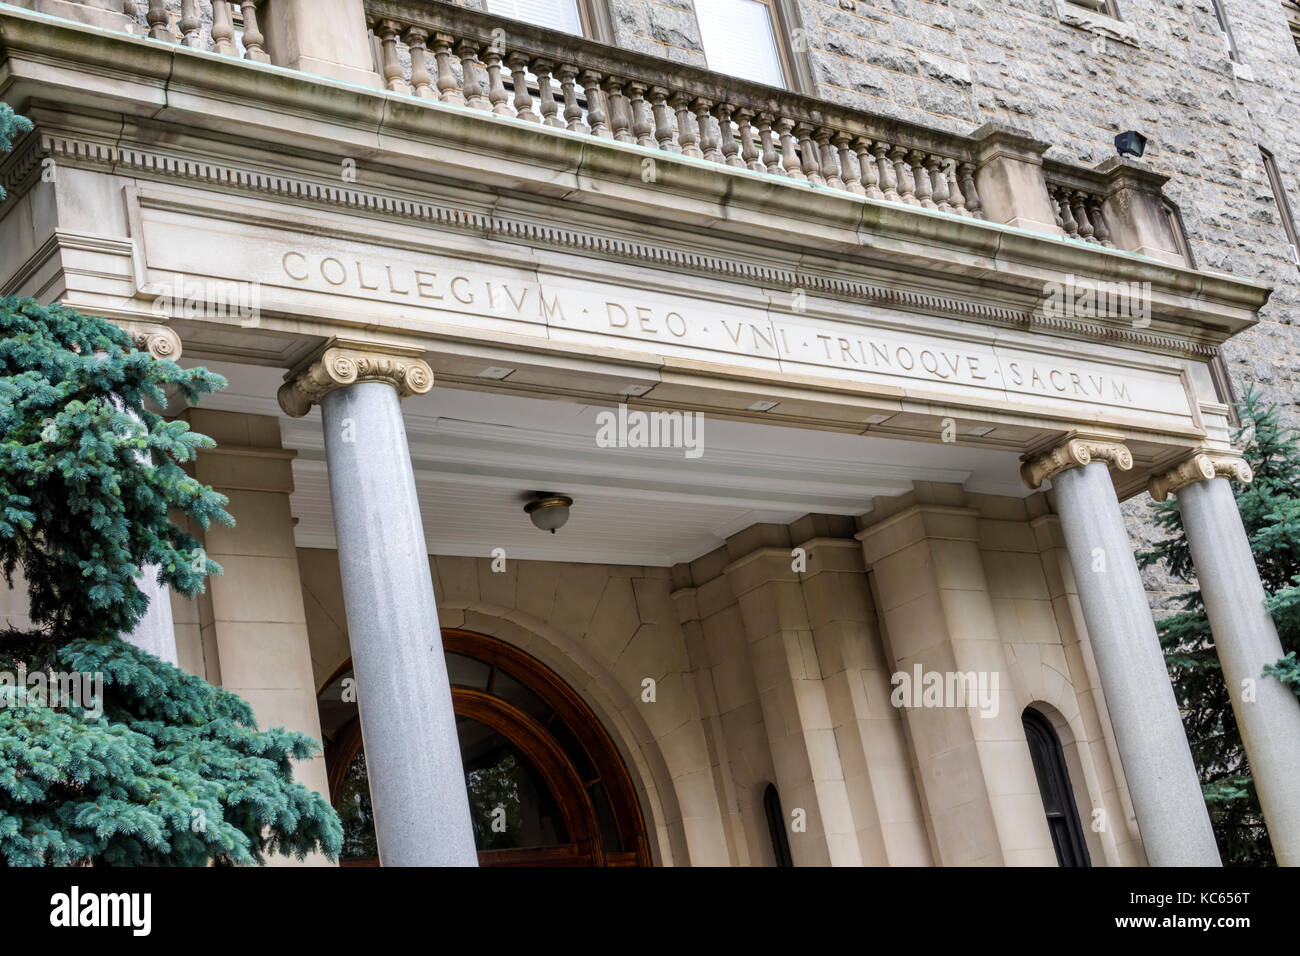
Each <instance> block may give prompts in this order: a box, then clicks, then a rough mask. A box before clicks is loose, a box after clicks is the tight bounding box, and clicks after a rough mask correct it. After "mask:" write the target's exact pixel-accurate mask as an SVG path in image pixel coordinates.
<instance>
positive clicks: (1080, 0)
mask: <svg viewBox="0 0 1300 956" xmlns="http://www.w3.org/2000/svg"><path fill="white" fill-rule="evenodd" d="M1066 3H1068V4H1070V6H1074V7H1083V8H1084V9H1085V10H1095V11H1096V12H1097V13H1101V14H1105V15H1106V16H1108V17H1114V18H1115V19H1116V20H1118V19H1119V8H1118V7H1117V6H1116V5H1115V0H1066Z"/></svg>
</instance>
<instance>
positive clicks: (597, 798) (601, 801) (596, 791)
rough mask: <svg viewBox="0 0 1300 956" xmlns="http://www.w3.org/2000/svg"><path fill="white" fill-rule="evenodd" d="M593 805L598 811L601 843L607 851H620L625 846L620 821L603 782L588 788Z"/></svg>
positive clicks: (597, 820)
mask: <svg viewBox="0 0 1300 956" xmlns="http://www.w3.org/2000/svg"><path fill="white" fill-rule="evenodd" d="M587 795H588V796H590V797H591V805H592V807H593V808H594V809H595V811H596V822H597V823H598V824H600V845H601V847H602V848H603V849H604V850H605V852H606V853H618V852H619V851H621V850H622V849H624V847H623V843H622V840H621V839H620V837H619V835H618V821H616V820H615V819H614V808H613V807H612V806H610V804H609V797H608V796H607V795H606V794H605V785H604V784H603V783H593V784H592V785H591V786H590V787H588V788H587Z"/></svg>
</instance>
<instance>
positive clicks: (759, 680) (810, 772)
mask: <svg viewBox="0 0 1300 956" xmlns="http://www.w3.org/2000/svg"><path fill="white" fill-rule="evenodd" d="M725 573H726V576H727V580H728V582H729V583H730V585H731V590H732V593H733V594H734V595H735V598H736V600H737V602H738V603H739V605H740V611H741V616H742V618H743V619H744V624H745V633H746V636H747V637H748V639H749V651H750V661H751V664H752V666H753V671H754V682H755V685H756V688H757V690H758V695H759V702H760V704H761V707H762V712H763V724H764V726H765V728H766V730H767V736H768V745H769V747H770V748H771V751H772V764H773V768H774V771H775V774H776V786H777V790H778V791H779V793H780V795H781V805H782V809H783V810H784V812H785V814H786V815H787V817H790V816H791V814H794V813H797V812H798V811H802V815H803V823H804V825H805V827H806V829H805V830H804V831H802V832H800V831H794V832H791V833H790V834H789V837H790V853H791V856H792V857H793V859H794V862H795V865H796V866H826V865H831V866H860V865H862V852H861V849H860V846H859V842H858V835H857V827H856V825H855V823H854V819H853V811H852V806H851V801H850V800H849V795H848V789H847V786H846V783H845V780H844V770H843V767H842V765H841V762H840V754H839V748H838V746H837V743H836V739H835V729H834V726H833V725H832V722H831V715H830V707H829V705H828V702H827V699H826V688H825V686H824V685H823V683H822V675H821V670H820V666H819V663H818V659H817V649H816V646H815V643H814V640H813V633H812V628H811V625H810V624H809V621H808V612H807V609H806V607H805V604H804V596H803V593H802V588H801V587H800V582H799V575H798V572H796V571H795V570H794V569H793V567H792V561H791V555H790V550H789V549H788V548H775V547H764V548H759V549H758V550H756V551H753V552H751V553H750V554H748V555H746V556H745V557H742V558H740V559H739V560H736V561H733V562H731V563H730V564H729V565H727V567H726V569H725ZM790 823H791V820H790V819H787V820H786V824H787V826H789V825H790Z"/></svg>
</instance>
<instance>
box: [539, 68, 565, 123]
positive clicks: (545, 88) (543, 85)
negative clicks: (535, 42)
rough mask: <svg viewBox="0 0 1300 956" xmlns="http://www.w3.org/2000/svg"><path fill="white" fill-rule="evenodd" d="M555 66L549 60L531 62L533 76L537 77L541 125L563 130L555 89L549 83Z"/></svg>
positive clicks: (562, 120)
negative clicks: (540, 105)
mask: <svg viewBox="0 0 1300 956" xmlns="http://www.w3.org/2000/svg"><path fill="white" fill-rule="evenodd" d="M554 69H555V64H554V63H552V62H551V61H550V60H533V74H534V75H535V76H536V77H537V99H538V100H539V101H540V102H541V104H542V107H541V109H542V125H544V126H554V127H558V128H560V129H563V128H564V119H563V118H562V117H561V116H560V115H559V113H560V104H559V103H557V102H555V87H554V85H553V84H552V82H551V73H552V71H554Z"/></svg>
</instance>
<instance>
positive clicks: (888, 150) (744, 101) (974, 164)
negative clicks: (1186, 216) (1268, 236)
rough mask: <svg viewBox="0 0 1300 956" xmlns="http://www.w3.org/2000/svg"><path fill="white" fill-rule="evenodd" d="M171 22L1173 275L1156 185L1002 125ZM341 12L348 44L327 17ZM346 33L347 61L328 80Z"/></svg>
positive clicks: (297, 16) (401, 85) (221, 22)
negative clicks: (1057, 152)
mask: <svg viewBox="0 0 1300 956" xmlns="http://www.w3.org/2000/svg"><path fill="white" fill-rule="evenodd" d="M144 6H146V4H144V3H143V2H141V3H136V2H135V0H125V2H124V3H123V10H124V12H125V13H126V14H127V15H128V16H129V17H132V18H134V17H135V14H136V12H137V10H138V9H140V8H143V7H144ZM166 6H167V5H166V3H165V2H164V0H149V2H148V3H147V13H146V16H145V20H146V23H147V25H148V29H147V33H148V36H149V37H150V38H152V39H154V40H159V41H163V42H170V43H179V44H182V45H184V46H187V47H191V48H196V49H208V50H211V51H213V52H216V53H218V54H222V55H226V56H233V57H243V58H245V59H248V60H253V61H256V62H270V63H274V64H277V65H289V66H294V67H297V68H300V69H305V70H316V71H321V72H325V73H327V74H328V75H332V76H336V77H339V78H346V79H352V80H354V81H358V80H359V81H361V82H366V80H365V78H366V77H369V78H370V80H369V82H372V83H374V84H376V85H382V86H384V87H385V88H387V89H388V90H389V91H391V92H393V93H397V94H401V95H404V96H411V97H414V98H417V99H423V100H427V101H429V102H437V103H443V104H447V105H451V106H455V107H460V108H464V109H468V110H475V111H481V112H482V113H485V114H491V115H494V116H498V117H505V118H509V119H511V120H513V121H516V122H519V123H521V124H531V125H533V126H537V127H552V128H555V129H565V130H568V131H569V132H571V133H576V134H579V135H582V136H589V137H591V138H593V139H603V140H608V141H612V142H616V143H624V144H628V145H635V146H640V147H642V148H644V149H646V150H652V151H655V152H659V153H667V154H673V155H677V156H683V157H691V158H693V159H697V160H701V161H704V162H709V163H716V164H718V165H719V166H729V167H734V168H737V169H747V170H750V171H752V172H755V173H764V174H768V175H771V176H776V177H781V178H783V179H787V180H791V181H794V182H799V183H805V184H808V185H810V186H813V187H820V188H826V189H834V190H842V191H844V192H846V193H852V194H855V195H859V196H864V197H867V198H869V199H873V200H878V201H881V202H886V203H897V204H899V205H906V206H913V207H917V208H922V209H930V210H935V211H937V212H941V213H948V214H950V215H955V216H963V217H968V218H973V219H987V220H990V221H993V222H999V223H1007V224H1010V225H1017V226H1022V227H1025V228H1029V229H1032V230H1035V231H1041V232H1049V233H1053V232H1057V231H1058V230H1059V234H1060V235H1063V236H1064V237H1065V238H1067V239H1072V240H1076V241H1079V242H1083V243H1088V244H1092V245H1098V246H1103V247H1111V248H1119V249H1124V250H1127V251H1132V252H1140V253H1142V254H1144V255H1151V256H1155V257H1156V258H1160V259H1163V260H1165V261H1168V262H1171V263H1178V264H1183V261H1184V260H1183V256H1182V253H1181V252H1180V251H1179V244H1178V242H1177V241H1176V240H1175V238H1174V236H1173V234H1172V232H1171V229H1172V226H1171V224H1170V223H1169V222H1167V221H1166V220H1167V218H1168V217H1166V216H1165V214H1164V213H1163V211H1162V203H1164V199H1163V196H1162V195H1161V186H1162V185H1163V183H1164V181H1165V177H1163V176H1160V175H1159V174H1156V173H1154V172H1153V171H1151V170H1149V169H1147V168H1146V167H1143V166H1141V164H1137V163H1134V162H1133V161H1131V160H1120V159H1118V158H1116V159H1112V160H1110V161H1108V162H1107V163H1104V164H1103V165H1102V166H1101V167H1098V168H1097V169H1091V168H1088V167H1084V166H1080V165H1075V164H1072V163H1068V162H1063V161H1061V160H1056V159H1049V158H1046V157H1044V156H1043V152H1044V151H1045V150H1046V149H1047V148H1048V145H1049V144H1046V143H1041V142H1038V141H1036V140H1033V139H1031V138H1029V137H1027V136H1025V135H1024V134H1022V133H1019V132H1017V131H1015V130H1011V129H1010V128H1007V127H1001V126H998V125H997V124H989V125H987V126H985V127H981V128H980V129H979V130H976V131H974V132H973V133H972V134H971V135H967V136H963V135H958V134H954V133H949V132H946V131H942V130H936V129H930V128H927V127H924V126H920V125H917V124H913V123H907V122H903V121H900V120H894V119H890V118H887V117H882V116H878V115H875V114H871V113H865V112H862V111H859V110H853V109H849V108H846V107H841V106H837V105H835V104H833V103H829V102H826V101H823V100H819V99H816V98H813V97H808V96H804V95H801V94H798V93H792V92H789V91H785V90H779V89H774V88H772V87H767V86H763V85H761V84H757V83H753V82H749V81H746V80H741V79H736V78H734V77H729V76H724V75H721V74H718V73H713V72H710V71H708V70H704V69H700V68H697V67H693V66H688V65H684V64H677V63H672V62H670V61H668V60H664V59H661V58H659V57H654V56H650V55H647V54H642V53H637V52H634V51H629V50H624V49H620V48H615V47H611V46H608V45H605V44H602V43H598V42H595V41H593V40H588V39H586V38H584V37H578V36H572V35H570V34H567V33H560V32H558V31H555V30H549V29H547V28H545V27H539V26H535V25H533V24H528V23H523V22H520V21H515V20H509V19H506V18H503V17H496V16H492V15H489V14H485V13H481V12H479V11H476V10H470V9H467V8H464V7H460V6H456V5H454V4H450V3H444V2H438V0H329V2H328V3H326V4H324V5H323V6H322V7H316V6H314V5H312V4H308V5H303V2H302V0H276V2H275V3H271V2H268V0H260V2H259V0H244V2H240V3H235V2H230V0H212V23H211V26H210V28H209V27H207V26H205V25H204V24H203V22H202V21H201V19H200V15H199V12H200V11H199V5H198V3H197V0H182V2H181V5H180V16H179V17H178V18H177V17H175V16H174V14H172V15H171V16H169V14H168V11H167V9H166ZM324 7H329V8H330V9H335V10H336V15H335V20H333V21H331V23H330V24H328V25H322V24H321V21H320V19H319V17H317V16H315V14H316V13H320V12H322V11H323V8H324ZM347 10H354V11H356V13H355V16H356V19H355V21H352V26H351V27H350V28H349V27H348V21H347V18H346V17H344V16H342V14H341V13H338V12H337V11H347ZM259 15H261V16H263V17H270V19H271V23H270V25H269V26H265V27H264V26H263V25H262V24H261V23H260V22H259ZM264 29H265V33H264V32H263V30H264ZM345 29H350V31H351V32H350V33H349V35H348V37H347V38H346V39H347V41H348V42H347V44H345V45H348V48H349V50H350V51H352V52H351V54H350V55H351V60H350V61H349V62H347V63H342V64H340V58H339V55H338V54H337V52H336V51H335V49H334V48H335V47H338V46H339V45H340V43H339V39H340V38H339V37H338V36H337V35H336V34H337V31H340V30H345ZM237 30H238V31H239V32H238V34H237ZM331 31H335V32H334V33H331ZM367 32H368V34H369V37H368V39H367V37H366V36H365V35H364V34H366V33H367ZM352 33H355V34H356V36H352V35H351V34H352ZM322 38H324V39H322ZM367 42H368V43H369V46H367ZM313 44H315V46H317V47H320V48H321V53H320V55H312V49H311V48H312V47H313ZM331 58H332V59H331ZM345 59H346V57H345ZM982 193H983V195H981V194H982ZM1053 223H1054V226H1053Z"/></svg>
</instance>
